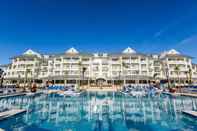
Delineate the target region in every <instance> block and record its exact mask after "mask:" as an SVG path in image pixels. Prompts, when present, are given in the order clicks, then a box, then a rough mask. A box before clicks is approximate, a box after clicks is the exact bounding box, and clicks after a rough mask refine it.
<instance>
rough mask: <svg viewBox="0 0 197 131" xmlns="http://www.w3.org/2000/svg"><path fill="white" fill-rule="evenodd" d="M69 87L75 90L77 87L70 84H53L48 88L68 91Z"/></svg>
mask: <svg viewBox="0 0 197 131" xmlns="http://www.w3.org/2000/svg"><path fill="white" fill-rule="evenodd" d="M69 89H72V90H74V89H75V85H68V86H57V85H52V86H49V87H48V90H62V91H66V90H69Z"/></svg>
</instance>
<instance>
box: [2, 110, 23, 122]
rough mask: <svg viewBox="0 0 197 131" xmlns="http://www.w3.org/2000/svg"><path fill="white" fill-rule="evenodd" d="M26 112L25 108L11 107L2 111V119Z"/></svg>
mask: <svg viewBox="0 0 197 131" xmlns="http://www.w3.org/2000/svg"><path fill="white" fill-rule="evenodd" d="M24 112H26V110H24V109H11V110H8V111H4V112H1V113H0V120H4V119H7V118H10V117H12V116H15V115H18V114H21V113H24Z"/></svg>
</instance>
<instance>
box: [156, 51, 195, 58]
mask: <svg viewBox="0 0 197 131" xmlns="http://www.w3.org/2000/svg"><path fill="white" fill-rule="evenodd" d="M165 57H188V58H192V57H190V56H187V55H183V54H181V53H180V52H178V51H176V50H175V49H171V50H169V51H164V52H163V53H161V54H160V58H165Z"/></svg>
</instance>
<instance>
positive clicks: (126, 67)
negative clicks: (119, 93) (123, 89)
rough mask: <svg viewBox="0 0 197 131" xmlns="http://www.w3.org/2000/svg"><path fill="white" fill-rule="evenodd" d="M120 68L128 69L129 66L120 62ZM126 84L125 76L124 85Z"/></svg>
mask: <svg viewBox="0 0 197 131" xmlns="http://www.w3.org/2000/svg"><path fill="white" fill-rule="evenodd" d="M122 66H123V67H124V68H125V69H128V68H129V66H128V64H126V63H125V62H122ZM125 84H126V79H125V76H124V85H125Z"/></svg>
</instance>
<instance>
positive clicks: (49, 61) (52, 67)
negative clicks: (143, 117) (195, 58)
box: [4, 47, 197, 86]
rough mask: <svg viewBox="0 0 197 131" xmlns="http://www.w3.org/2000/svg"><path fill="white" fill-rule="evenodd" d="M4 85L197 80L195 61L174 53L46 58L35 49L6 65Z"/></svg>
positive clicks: (75, 53)
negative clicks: (29, 82)
mask: <svg viewBox="0 0 197 131" xmlns="http://www.w3.org/2000/svg"><path fill="white" fill-rule="evenodd" d="M4 69H5V73H6V75H5V77H4V79H5V80H4V84H8V85H13V84H17V83H18V84H21V85H22V84H24V83H25V82H27V81H31V82H34V83H36V84H38V85H41V86H45V85H46V83H47V82H51V83H53V84H59V85H66V84H78V83H79V84H80V85H88V86H90V85H92V86H94V85H98V84H101V83H102V85H103V86H104V85H123V84H148V83H150V82H166V81H169V82H170V83H178V84H188V83H191V82H195V81H196V80H197V65H196V64H193V63H192V57H190V56H187V55H183V54H181V53H179V52H178V51H176V50H174V49H172V50H169V51H165V52H163V53H161V54H143V53H139V52H136V51H135V50H134V49H132V48H130V47H128V48H126V49H124V50H123V51H122V52H120V53H109V54H108V53H82V52H79V51H77V50H76V49H75V48H70V49H68V50H67V51H65V52H64V53H61V54H54V55H44V54H40V53H37V52H35V51H33V50H31V49H29V50H27V51H26V52H25V53H23V54H22V55H19V56H14V57H12V58H11V63H10V64H8V65H4Z"/></svg>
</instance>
